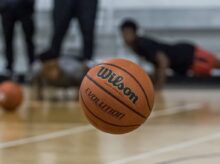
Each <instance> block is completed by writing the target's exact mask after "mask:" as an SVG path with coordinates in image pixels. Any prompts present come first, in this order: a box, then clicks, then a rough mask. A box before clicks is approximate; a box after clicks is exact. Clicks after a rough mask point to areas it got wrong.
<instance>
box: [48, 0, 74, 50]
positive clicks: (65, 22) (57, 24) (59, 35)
mask: <svg viewBox="0 0 220 164" xmlns="http://www.w3.org/2000/svg"><path fill="white" fill-rule="evenodd" d="M74 3H75V0H62V1H61V0H54V10H53V28H54V31H53V35H52V41H51V48H50V49H51V50H52V51H53V52H55V53H57V54H59V53H60V50H61V47H62V42H63V39H64V36H65V34H66V32H67V30H68V28H69V24H70V22H71V19H72V17H73V11H72V6H73V5H74Z"/></svg>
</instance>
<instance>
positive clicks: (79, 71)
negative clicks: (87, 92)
mask: <svg viewBox="0 0 220 164" xmlns="http://www.w3.org/2000/svg"><path fill="white" fill-rule="evenodd" d="M88 69H89V66H87V67H85V65H84V64H82V61H80V59H78V58H77V57H74V56H72V55H62V56H60V57H57V55H54V54H51V55H48V54H46V53H45V54H42V55H41V56H39V58H38V59H37V60H36V61H35V62H34V65H33V70H34V72H33V74H32V76H33V77H32V86H33V87H34V88H35V90H34V92H35V93H36V98H37V99H38V100H43V99H44V95H43V91H44V89H45V88H47V87H49V86H52V87H55V88H64V89H65V88H69V87H75V88H77V89H79V87H80V84H81V81H82V79H83V77H84V75H85V74H86V73H87V71H88ZM76 98H78V97H76Z"/></svg>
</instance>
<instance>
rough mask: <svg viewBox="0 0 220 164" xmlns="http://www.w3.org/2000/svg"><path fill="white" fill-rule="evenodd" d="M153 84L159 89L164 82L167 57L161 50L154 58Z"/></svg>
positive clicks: (167, 64)
mask: <svg viewBox="0 0 220 164" xmlns="http://www.w3.org/2000/svg"><path fill="white" fill-rule="evenodd" d="M155 62H156V64H155V73H154V84H155V89H156V90H157V91H158V90H161V89H162V87H163V85H164V83H165V82H166V76H167V75H166V70H167V68H168V67H169V59H168V58H167V56H166V55H165V54H164V53H163V52H158V53H157V54H156V59H155Z"/></svg>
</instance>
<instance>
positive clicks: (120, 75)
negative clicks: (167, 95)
mask: <svg viewBox="0 0 220 164" xmlns="http://www.w3.org/2000/svg"><path fill="white" fill-rule="evenodd" d="M80 104H81V106H82V109H83V111H84V113H85V116H86V117H87V119H88V120H89V121H90V123H91V124H92V125H93V126H95V127H96V128H98V129H100V130H102V131H104V132H107V133H111V134H124V133H128V132H131V131H133V130H135V129H137V128H138V127H140V125H142V124H143V123H144V122H145V120H146V119H147V118H148V117H149V115H150V113H151V110H152V108H153V104H154V89H153V85H152V82H151V80H150V78H149V77H148V75H147V74H146V72H145V71H144V70H143V69H142V68H141V67H140V66H138V65H137V64H135V63H133V62H131V61H129V60H125V59H111V60H107V61H104V62H102V63H100V64H98V65H96V66H94V67H93V68H92V69H90V70H89V72H88V73H87V75H86V76H85V77H84V79H83V81H82V84H81V87H80Z"/></svg>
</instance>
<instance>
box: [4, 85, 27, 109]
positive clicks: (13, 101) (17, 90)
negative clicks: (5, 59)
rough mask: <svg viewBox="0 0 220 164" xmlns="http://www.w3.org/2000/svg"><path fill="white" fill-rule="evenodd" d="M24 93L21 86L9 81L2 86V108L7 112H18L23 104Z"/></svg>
mask: <svg viewBox="0 0 220 164" xmlns="http://www.w3.org/2000/svg"><path fill="white" fill-rule="evenodd" d="M22 100H23V92H22V88H21V86H20V85H18V84H16V83H14V82H11V81H7V82H4V83H2V84H1V85H0V106H1V107H2V108H3V109H5V110H6V111H9V112H10V111H14V110H16V109H17V108H18V107H19V106H20V105H21V103H22Z"/></svg>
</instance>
